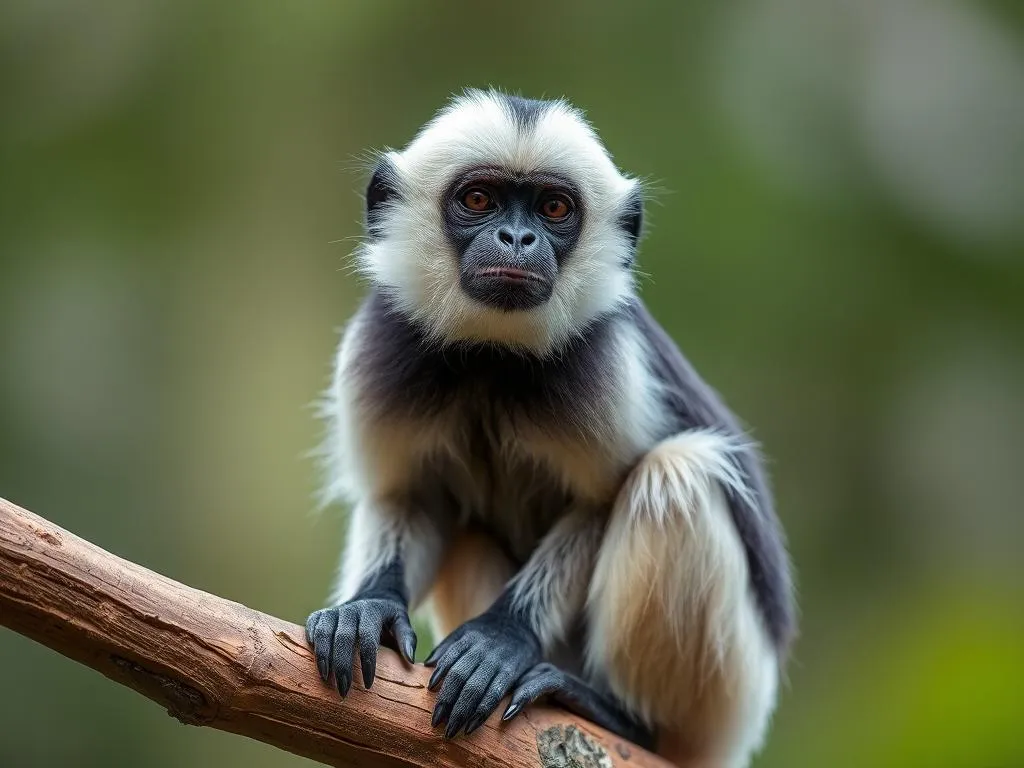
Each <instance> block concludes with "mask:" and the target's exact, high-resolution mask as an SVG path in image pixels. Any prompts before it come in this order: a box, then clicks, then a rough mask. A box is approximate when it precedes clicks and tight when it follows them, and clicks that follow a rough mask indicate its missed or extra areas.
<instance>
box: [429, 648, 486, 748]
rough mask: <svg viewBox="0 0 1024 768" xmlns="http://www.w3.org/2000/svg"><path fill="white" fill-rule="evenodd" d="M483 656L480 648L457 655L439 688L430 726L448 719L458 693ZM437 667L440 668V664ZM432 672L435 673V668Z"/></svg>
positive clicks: (435, 725) (434, 726)
mask: <svg viewBox="0 0 1024 768" xmlns="http://www.w3.org/2000/svg"><path fill="white" fill-rule="evenodd" d="M483 658H484V652H483V651H482V650H477V649H472V650H470V651H468V652H467V653H465V654H464V655H462V656H461V657H459V658H458V660H457V661H456V662H455V663H454V664H453V665H452V667H451V669H450V670H449V671H448V674H446V675H445V678H444V685H442V686H441V690H440V691H439V692H438V694H437V703H436V704H435V705H434V717H433V718H432V719H431V721H430V725H431V727H433V728H436V727H437V726H438V724H440V723H442V722H444V721H445V720H447V719H448V715H449V713H450V712H451V711H452V708H453V707H454V706H455V703H456V702H457V701H458V698H459V694H460V693H462V688H463V686H464V685H465V684H466V681H468V680H469V678H470V676H471V675H472V674H473V672H475V671H476V668H477V666H479V664H480V662H481V661H482V660H483ZM442 661H443V660H442ZM437 669H438V670H439V669H441V666H440V664H439V665H438V667H437ZM434 674H435V675H436V674H437V671H436V670H435V672H434Z"/></svg>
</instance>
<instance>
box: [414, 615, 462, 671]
mask: <svg viewBox="0 0 1024 768" xmlns="http://www.w3.org/2000/svg"><path fill="white" fill-rule="evenodd" d="M465 634H466V630H465V625H462V626H461V627H458V628H456V629H454V630H452V632H451V633H449V635H448V636H447V637H446V638H445V639H444V640H442V641H441V642H440V643H438V644H437V645H436V646H435V647H434V650H432V651H431V652H430V655H429V656H427V658H426V659H425V660H424V662H423V666H425V667H432V666H434V665H435V664H436V663H437V660H438V659H439V658H441V655H442V654H443V653H444V652H445V651H447V650H448V649H449V648H450V647H451V646H452V643H455V642H458V641H459V640H461V639H462V637H463V635H465Z"/></svg>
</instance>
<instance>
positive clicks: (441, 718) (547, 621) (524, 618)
mask: <svg viewBox="0 0 1024 768" xmlns="http://www.w3.org/2000/svg"><path fill="white" fill-rule="evenodd" d="M603 524H604V520H603V518H602V516H601V514H600V512H598V511H596V510H594V509H591V508H589V507H580V508H577V509H574V510H573V511H571V512H570V513H569V514H567V515H566V516H565V517H563V518H562V519H561V520H560V521H559V522H558V523H557V524H556V525H555V526H554V528H552V529H551V531H549V532H548V534H547V536H546V537H545V538H544V540H543V541H542V542H541V544H540V546H539V547H538V548H537V549H536V550H535V551H534V553H533V555H532V557H531V558H530V559H529V561H527V563H526V565H525V566H524V567H523V568H522V570H520V572H519V573H517V574H516V576H515V577H514V578H513V579H512V580H511V582H509V584H508V585H507V586H506V588H505V589H504V590H503V591H502V593H501V595H500V596H499V597H498V598H497V600H495V601H494V603H493V604H492V605H491V606H490V608H488V609H487V610H486V611H485V612H484V613H483V614H481V615H480V616H477V617H476V618H474V619H471V620H469V621H467V622H466V623H465V624H463V625H462V626H460V627H459V628H457V629H456V630H455V631H454V632H452V633H451V634H450V635H448V637H446V638H444V639H443V640H442V641H441V643H440V644H439V645H438V646H437V647H436V648H435V649H434V650H433V652H432V653H431V654H430V656H429V657H428V658H427V660H426V662H425V664H426V665H427V666H434V667H435V670H434V674H433V676H432V677H431V679H430V683H429V685H430V688H432V689H435V688H437V687H438V686H439V685H440V686H441V688H440V691H439V693H438V697H437V703H436V705H435V708H434V717H433V724H434V725H435V726H436V725H438V724H439V723H441V722H445V721H447V723H448V725H447V728H446V731H445V735H446V736H447V737H449V738H450V737H452V736H454V735H455V734H457V733H458V732H459V731H460V730H461V729H462V728H463V727H465V729H466V732H467V733H471V732H472V731H473V730H475V729H476V728H478V727H479V726H480V725H481V724H483V722H484V721H485V720H486V719H487V717H488V716H489V715H490V714H491V713H492V712H493V711H494V709H495V708H496V707H497V706H498V703H499V702H500V701H501V699H502V698H504V696H505V695H507V694H508V693H509V691H511V690H512V687H513V685H514V684H515V683H516V681H517V680H518V679H519V678H520V677H521V676H522V675H523V674H524V673H526V672H527V671H528V670H530V669H531V668H533V667H534V666H536V665H537V664H539V663H541V661H542V660H543V658H544V653H545V652H546V651H548V650H550V649H551V647H552V646H553V645H554V644H555V643H557V642H558V641H560V640H562V639H564V638H565V635H566V633H567V632H568V630H569V628H570V627H571V626H572V625H573V623H574V622H575V621H576V620H577V619H578V618H579V617H580V615H581V613H582V610H583V605H584V601H585V600H586V593H587V584H588V582H589V579H590V574H591V572H592V570H593V563H594V558H595V557H596V555H597V551H598V548H599V547H600V543H601V532H602V528H603ZM442 681H443V684H442Z"/></svg>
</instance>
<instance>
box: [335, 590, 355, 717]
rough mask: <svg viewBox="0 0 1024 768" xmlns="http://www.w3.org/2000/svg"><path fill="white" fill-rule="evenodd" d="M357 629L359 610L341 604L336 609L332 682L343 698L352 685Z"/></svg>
mask: <svg viewBox="0 0 1024 768" xmlns="http://www.w3.org/2000/svg"><path fill="white" fill-rule="evenodd" d="M358 631H359V611H358V610H357V609H356V608H355V607H354V606H343V607H342V608H341V609H340V610H339V611H338V628H337V630H336V631H335V633H334V682H335V683H336V684H337V686H338V693H340V694H341V695H342V697H343V698H344V697H345V696H348V689H349V687H351V685H352V661H353V657H354V655H355V649H356V633H357V632H358Z"/></svg>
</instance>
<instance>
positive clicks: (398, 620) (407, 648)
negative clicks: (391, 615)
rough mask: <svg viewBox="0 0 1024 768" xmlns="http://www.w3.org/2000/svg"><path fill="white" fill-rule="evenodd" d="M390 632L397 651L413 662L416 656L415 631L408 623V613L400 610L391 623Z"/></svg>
mask: <svg viewBox="0 0 1024 768" xmlns="http://www.w3.org/2000/svg"><path fill="white" fill-rule="evenodd" d="M391 634H392V635H394V638H395V644H396V645H397V646H398V652H399V653H401V654H402V656H403V657H404V658H405V660H406V661H407V662H409V663H410V664H412V663H414V659H415V658H416V632H415V631H414V630H413V628H412V624H411V623H409V614H408V613H406V612H405V611H402V612H401V613H400V614H398V616H397V617H395V620H394V622H393V623H392V624H391Z"/></svg>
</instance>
